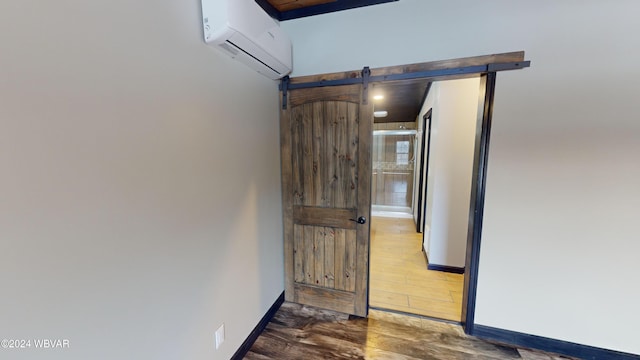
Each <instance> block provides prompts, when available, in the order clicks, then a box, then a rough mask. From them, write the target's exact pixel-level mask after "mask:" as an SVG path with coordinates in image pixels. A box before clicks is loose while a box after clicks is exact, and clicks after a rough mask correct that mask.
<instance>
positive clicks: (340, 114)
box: [332, 102, 347, 208]
mask: <svg viewBox="0 0 640 360" xmlns="http://www.w3.org/2000/svg"><path fill="white" fill-rule="evenodd" d="M346 121H347V103H344V102H341V103H337V104H336V114H335V119H334V131H335V135H334V139H333V140H334V144H333V149H332V150H333V159H334V160H333V161H334V163H333V166H334V169H333V173H334V182H335V188H334V191H333V203H332V206H333V207H336V208H345V207H346V203H345V196H346V188H345V182H346V180H347V178H346V177H345V173H344V170H343V169H344V159H345V153H346V144H345V143H344V140H345V139H346V137H347V134H345V133H346V130H347V124H346Z"/></svg>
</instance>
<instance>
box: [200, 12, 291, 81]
mask: <svg viewBox="0 0 640 360" xmlns="http://www.w3.org/2000/svg"><path fill="white" fill-rule="evenodd" d="M202 19H203V20H202V24H203V29H204V40H205V41H206V42H207V44H209V45H211V46H213V47H215V48H217V49H219V50H221V51H223V52H224V53H225V54H227V55H229V56H231V57H232V58H234V59H236V60H238V61H240V62H242V63H244V64H246V65H248V66H249V67H251V68H252V69H254V70H255V71H257V72H259V73H261V74H263V75H264V76H266V77H268V78H271V79H274V80H275V79H279V78H282V77H284V76H285V75H287V74H289V73H290V72H291V69H292V58H291V40H289V37H288V36H287V35H286V34H285V33H284V32H283V31H282V29H280V25H279V24H278V23H277V22H276V21H275V20H274V19H272V18H271V17H270V16H269V15H267V13H266V12H265V11H264V10H263V9H262V8H261V7H260V5H258V4H257V3H256V2H255V0H202Z"/></svg>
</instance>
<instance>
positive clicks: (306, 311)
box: [245, 303, 569, 360]
mask: <svg viewBox="0 0 640 360" xmlns="http://www.w3.org/2000/svg"><path fill="white" fill-rule="evenodd" d="M245 359H249V360H266V359H278V360H283V359H304V360H315V359H405V360H412V359H447V360H448V359H454V360H455V359H528V360H542V359H545V360H551V359H569V358H567V357H563V356H560V355H556V354H549V353H544V352H538V351H530V350H524V349H516V348H513V347H508V346H502V345H497V344H492V343H489V342H486V341H482V340H479V339H476V338H473V337H469V336H467V335H465V334H464V332H463V331H462V328H461V327H460V326H459V325H454V324H449V323H444V322H438V321H433V320H428V319H424V318H419V317H411V316H405V315H399V314H394V313H388V312H382V311H376V310H372V311H371V312H370V315H369V318H366V319H365V318H354V317H349V316H348V315H345V314H341V313H336V312H333V311H327V310H322V309H318V308H314V307H310V306H302V305H299V304H292V303H284V304H283V305H282V307H281V308H280V310H278V312H277V313H276V315H275V316H274V318H273V319H272V320H271V322H270V323H269V325H268V326H267V328H266V329H265V330H264V332H263V333H262V334H261V335H260V337H259V338H258V340H256V342H255V343H254V345H253V347H251V349H250V351H249V353H248V354H247V355H246V357H245Z"/></svg>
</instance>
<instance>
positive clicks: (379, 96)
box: [373, 95, 384, 100]
mask: <svg viewBox="0 0 640 360" xmlns="http://www.w3.org/2000/svg"><path fill="white" fill-rule="evenodd" d="M382 99H384V95H375V96H374V97H373V100H382Z"/></svg>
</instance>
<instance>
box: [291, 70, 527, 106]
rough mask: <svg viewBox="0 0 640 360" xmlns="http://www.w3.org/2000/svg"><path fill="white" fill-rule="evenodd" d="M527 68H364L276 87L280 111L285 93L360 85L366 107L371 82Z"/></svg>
mask: <svg viewBox="0 0 640 360" xmlns="http://www.w3.org/2000/svg"><path fill="white" fill-rule="evenodd" d="M529 66H531V61H517V62H506V63H493V64H486V65H476V66H464V67H456V68H450V69H438V70H427V71H416V72H407V73H402V74H388V75H378V76H371V69H369V67H368V66H365V67H364V68H363V69H362V72H361V73H360V77H355V78H347V79H336V80H320V81H310V82H304V83H295V84H292V83H291V80H290V78H289V76H285V77H284V78H282V80H281V81H280V85H279V86H278V88H279V89H280V91H282V109H286V108H287V92H288V91H290V90H296V89H308V88H314V87H324V86H341V85H354V84H362V87H363V92H362V103H363V104H365V105H366V104H367V102H368V100H369V99H368V97H369V91H368V90H369V84H370V83H372V82H382V81H394V80H412V79H424V78H440V77H445V76H458V75H470V74H487V73H495V72H498V71H505V70H519V69H523V68H528V67H529Z"/></svg>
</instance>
